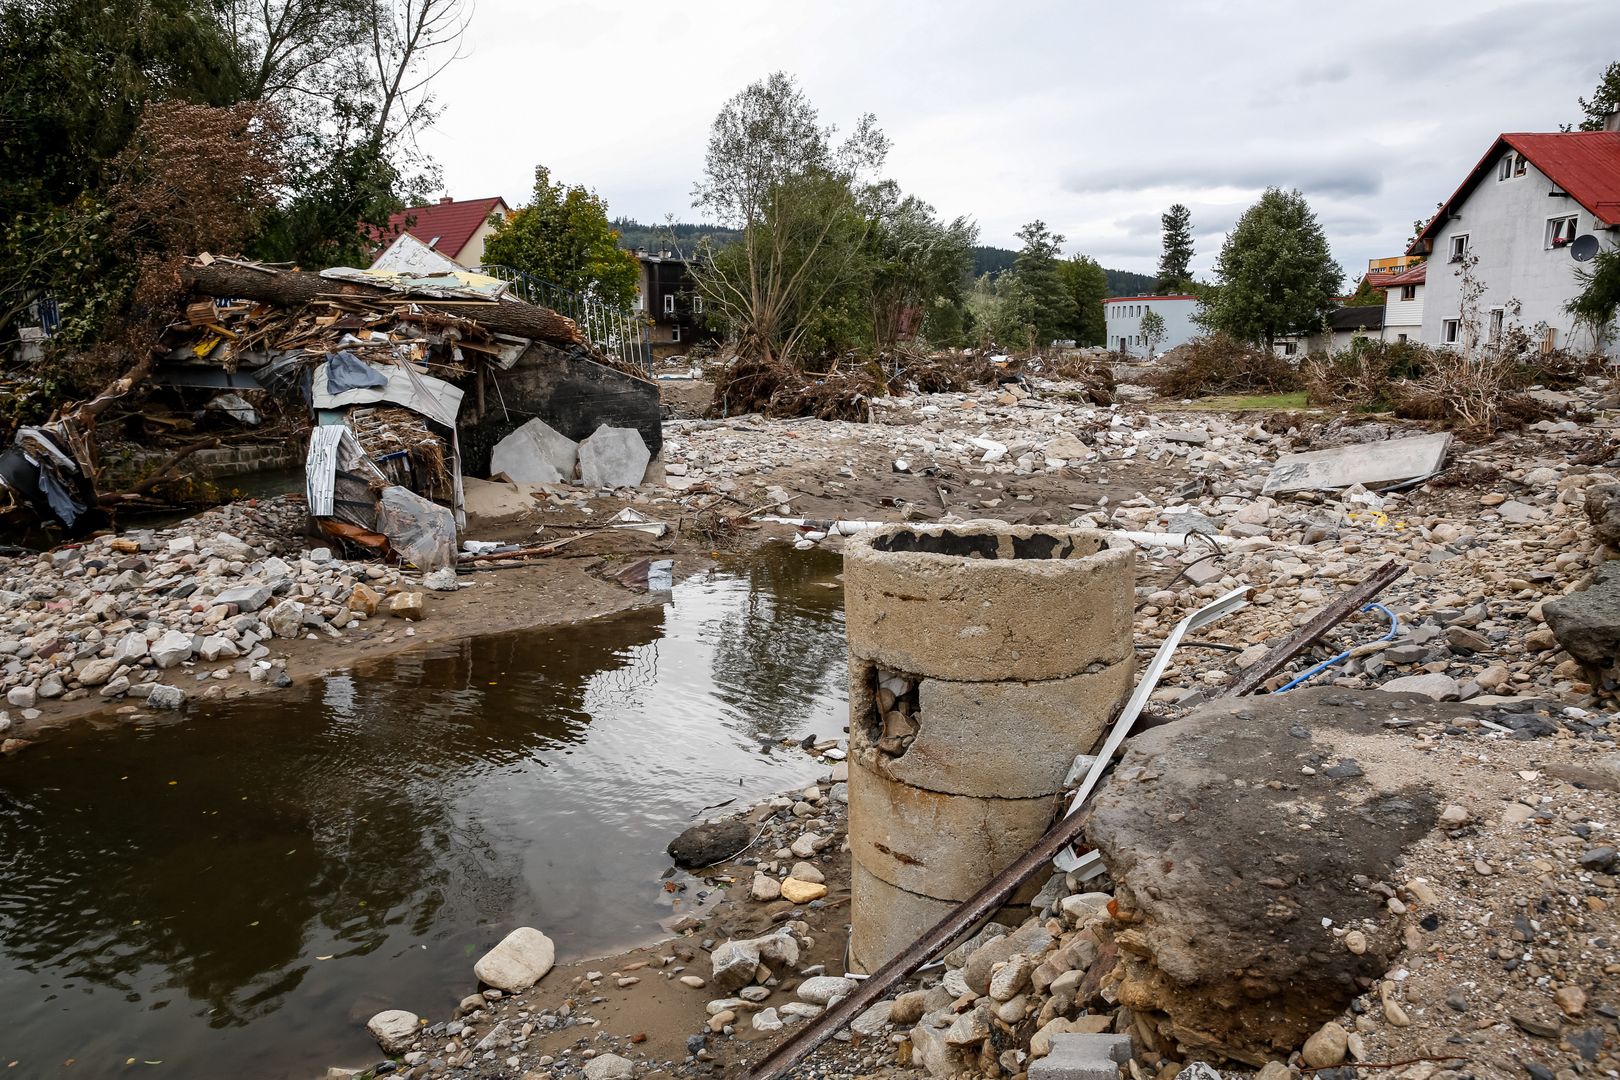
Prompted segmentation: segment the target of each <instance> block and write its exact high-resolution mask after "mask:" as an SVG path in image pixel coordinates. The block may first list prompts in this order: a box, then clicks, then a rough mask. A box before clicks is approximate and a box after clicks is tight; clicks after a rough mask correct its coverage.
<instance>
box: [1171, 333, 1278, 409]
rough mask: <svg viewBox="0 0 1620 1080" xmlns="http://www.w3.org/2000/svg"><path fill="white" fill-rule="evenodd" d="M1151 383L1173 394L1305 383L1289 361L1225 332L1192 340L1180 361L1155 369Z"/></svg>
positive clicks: (1270, 390)
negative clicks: (1159, 369)
mask: <svg viewBox="0 0 1620 1080" xmlns="http://www.w3.org/2000/svg"><path fill="white" fill-rule="evenodd" d="M1148 383H1149V385H1151V386H1152V387H1153V388H1154V389H1155V390H1157V391H1158V392H1159V393H1160V394H1161V395H1163V396H1164V397H1171V398H1195V397H1208V396H1210V395H1213V394H1240V393H1241V394H1286V393H1288V392H1289V391H1291V390H1298V389H1299V388H1300V386H1301V382H1300V376H1299V372H1297V371H1295V370H1294V368H1293V365H1291V364H1289V363H1288V361H1286V360H1284V359H1283V358H1282V357H1280V356H1277V355H1276V354H1275V353H1272V352H1270V351H1269V350H1267V349H1265V348H1262V347H1260V346H1256V345H1249V344H1246V343H1244V342H1241V341H1238V340H1236V339H1235V338H1231V337H1228V336H1227V335H1225V334H1212V335H1210V336H1209V337H1205V338H1199V339H1197V340H1196V341H1193V342H1191V343H1190V344H1189V345H1188V346H1187V347H1186V352H1185V353H1184V355H1183V359H1182V360H1181V362H1180V363H1178V364H1176V365H1174V366H1172V367H1167V368H1164V369H1163V370H1161V371H1157V372H1155V373H1154V374H1152V375H1151V376H1149V378H1148Z"/></svg>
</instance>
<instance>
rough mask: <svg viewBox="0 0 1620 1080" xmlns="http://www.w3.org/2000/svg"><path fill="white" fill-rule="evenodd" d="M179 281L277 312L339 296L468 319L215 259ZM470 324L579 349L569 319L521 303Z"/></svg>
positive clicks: (424, 304)
mask: <svg viewBox="0 0 1620 1080" xmlns="http://www.w3.org/2000/svg"><path fill="white" fill-rule="evenodd" d="M180 280H181V283H182V284H183V285H185V287H186V288H188V289H190V290H192V291H193V292H199V293H203V294H205V295H207V296H231V297H238V296H239V297H243V298H244V299H248V300H263V301H266V302H268V303H272V304H278V305H280V306H282V307H301V306H303V305H304V304H307V303H309V302H310V301H311V300H314V299H315V298H316V297H318V296H323V295H324V296H330V295H331V294H333V293H341V294H344V295H349V296H354V297H356V298H364V299H373V298H375V299H388V300H396V301H398V302H399V303H411V304H415V305H417V306H418V307H421V308H425V309H427V310H430V311H432V310H442V311H443V312H444V314H446V315H451V316H455V317H458V318H466V317H467V314H468V313H467V312H466V311H465V310H464V309H462V308H461V305H459V304H455V303H454V302H448V301H437V300H429V299H421V298H416V297H403V296H400V295H398V294H396V293H390V292H389V291H388V290H386V289H381V288H374V287H372V286H369V285H361V284H357V283H352V282H339V281H329V280H327V279H326V278H323V277H321V276H320V275H319V274H311V273H308V272H306V271H301V270H287V271H283V272H281V273H279V274H262V273H259V272H257V271H256V270H253V269H250V268H247V267H244V266H240V265H233V264H231V263H226V262H224V261H223V260H219V259H216V260H215V261H214V262H213V263H211V264H209V265H208V266H200V265H194V266H188V267H186V268H185V269H184V270H182V271H181V273H180ZM475 320H476V321H477V323H478V324H479V325H480V326H483V327H485V328H486V329H489V330H494V331H496V332H497V333H502V334H513V335H516V336H517V337H526V338H539V339H540V340H541V341H547V342H550V343H552V344H554V345H562V346H564V347H566V346H569V345H583V344H585V335H584V334H583V333H581V332H580V329H579V327H578V326H576V325H575V324H574V320H573V319H570V318H568V317H567V316H566V315H559V314H558V313H557V312H555V311H552V310H551V309H550V308H543V307H539V306H537V305H535V304H529V303H525V302H523V301H521V300H508V301H502V302H500V303H498V304H495V305H493V306H492V307H488V308H480V309H478V314H477V315H476V316H475Z"/></svg>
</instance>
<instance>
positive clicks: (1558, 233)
mask: <svg viewBox="0 0 1620 1080" xmlns="http://www.w3.org/2000/svg"><path fill="white" fill-rule="evenodd" d="M1580 220H1581V219H1580V218H1579V217H1578V216H1577V215H1575V214H1565V215H1563V216H1562V217H1555V218H1548V219H1547V246H1548V247H1550V248H1556V247H1563V246H1564V245H1565V244H1567V243H1569V242H1570V241H1571V240H1574V239H1575V226H1576V225H1578V224H1579V223H1580Z"/></svg>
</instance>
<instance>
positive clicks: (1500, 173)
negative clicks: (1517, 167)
mask: <svg viewBox="0 0 1620 1080" xmlns="http://www.w3.org/2000/svg"><path fill="white" fill-rule="evenodd" d="M1512 175H1513V155H1512V154H1503V155H1502V160H1501V161H1499V162H1497V163H1496V179H1497V181H1498V182H1500V181H1503V180H1507V179H1509V178H1510V177H1512Z"/></svg>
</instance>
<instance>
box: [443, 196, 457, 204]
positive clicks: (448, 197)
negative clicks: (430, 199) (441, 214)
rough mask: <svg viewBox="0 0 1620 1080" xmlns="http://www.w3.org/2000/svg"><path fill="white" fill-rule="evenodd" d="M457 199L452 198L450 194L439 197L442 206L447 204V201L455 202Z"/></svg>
mask: <svg viewBox="0 0 1620 1080" xmlns="http://www.w3.org/2000/svg"><path fill="white" fill-rule="evenodd" d="M455 201H456V200H454V199H452V198H451V197H450V196H448V195H445V196H443V197H442V198H440V199H439V205H440V206H443V205H445V204H446V203H453V202H455Z"/></svg>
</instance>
